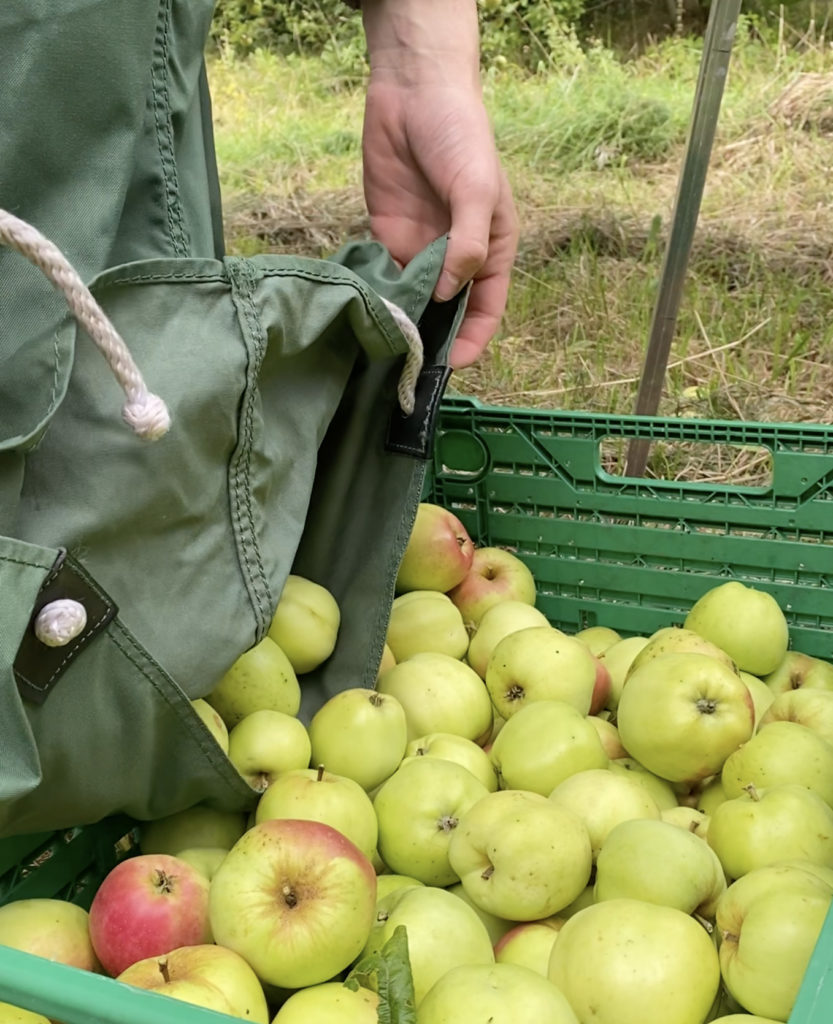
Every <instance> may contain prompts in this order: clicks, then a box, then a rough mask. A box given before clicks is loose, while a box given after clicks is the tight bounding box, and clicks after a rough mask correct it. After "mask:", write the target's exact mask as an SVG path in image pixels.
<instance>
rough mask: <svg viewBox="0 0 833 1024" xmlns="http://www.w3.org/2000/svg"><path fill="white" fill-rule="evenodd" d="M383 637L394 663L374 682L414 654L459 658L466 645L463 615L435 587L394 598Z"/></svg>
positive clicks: (381, 681) (384, 676) (384, 678)
mask: <svg viewBox="0 0 833 1024" xmlns="http://www.w3.org/2000/svg"><path fill="white" fill-rule="evenodd" d="M385 640H386V643H387V645H388V647H390V649H391V650H392V651H393V656H394V658H396V661H397V665H396V666H395V667H394V668H392V669H390V670H389V671H387V672H385V674H384V675H383V676H382V678H381V679H380V680H379V683H378V684H377V685H381V684H382V683H383V682H385V681H387V679H388V678H389V676H390V674H391V673H392V672H395V671H396V669H397V668H398V667H399V664H401V663H402V662H403V661H405V660H406V659H408V658H412V657H413V656H414V655H415V654H421V653H423V652H426V651H430V652H433V653H437V654H445V655H446V656H447V657H450V658H462V657H463V655H464V654H465V653H466V651H467V650H468V646H469V634H468V632H467V630H466V627H465V625H464V624H463V616H462V615H461V614H460V612H459V611H458V610H457V608H456V607H455V606H454V605H453V604H452V603H451V598H449V597H448V595H447V594H441V593H440V592H439V591H437V590H409V591H408V592H407V593H405V594H400V595H399V597H396V598H394V601H393V604H392V605H391V610H390V618H389V619H388V629H387V633H386V634H385Z"/></svg>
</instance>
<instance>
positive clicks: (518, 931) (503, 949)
mask: <svg viewBox="0 0 833 1024" xmlns="http://www.w3.org/2000/svg"><path fill="white" fill-rule="evenodd" d="M565 920H566V918H563V917H546V918H544V920H543V921H524V922H523V923H522V924H516V925H515V927H514V928H512V929H511V930H510V931H508V932H506V933H505V934H504V935H502V936H501V937H500V938H499V939H498V941H497V942H496V943H495V960H496V962H497V963H499V964H518V965H520V966H521V967H528V968H529V969H530V970H531V971H535V972H536V973H537V974H540V975H541V976H542V977H544V978H546V977H547V975H548V972H549V963H550V955H551V953H552V947H553V946H554V945H555V940H556V939H557V938H558V933H559V931H561V927H562V925H563V924H564V922H565Z"/></svg>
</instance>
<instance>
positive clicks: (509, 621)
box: [466, 601, 549, 679]
mask: <svg viewBox="0 0 833 1024" xmlns="http://www.w3.org/2000/svg"><path fill="white" fill-rule="evenodd" d="M529 626H549V621H548V619H547V617H546V615H544V613H543V612H542V611H539V610H538V609H537V608H536V607H535V606H534V605H531V604H526V603H525V602H524V601H500V602H499V603H498V604H496V605H494V606H493V607H492V608H489V609H488V610H487V611H486V612H484V613H483V618H482V619H481V620H480V622H479V623H478V625H477V628H476V629H475V631H474V633H473V634H472V636H471V639H470V640H469V647H468V652H467V653H466V661H467V662H468V663H469V665H471V667H472V668H473V669H474V671H475V672H476V673H477V674H478V675H479V676H480V678H481V679H485V678H486V668H487V666H488V664H489V658H490V657H491V656H492V651H493V650H494V649H495V647H496V646H497V645H498V644H499V643H500V641H501V640H502V639H503V638H504V637H506V636H509V634H510V633H515V632H516V631H517V630H519V629H527V628H528V627H529Z"/></svg>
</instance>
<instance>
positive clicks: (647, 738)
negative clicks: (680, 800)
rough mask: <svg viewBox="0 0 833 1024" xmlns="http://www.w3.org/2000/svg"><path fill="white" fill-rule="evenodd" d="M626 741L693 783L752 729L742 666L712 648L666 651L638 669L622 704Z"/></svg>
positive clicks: (636, 752) (671, 777) (648, 762)
mask: <svg viewBox="0 0 833 1024" xmlns="http://www.w3.org/2000/svg"><path fill="white" fill-rule="evenodd" d="M617 723H618V728H619V735H620V736H621V737H622V743H624V745H625V747H626V748H627V749H628V751H629V752H630V753H631V755H632V756H633V757H635V758H636V759H637V761H639V762H640V763H641V764H643V765H645V767H646V768H648V769H649V771H652V772H654V773H655V774H656V775H659V776H660V778H663V779H667V780H668V781H669V782H681V783H686V784H692V783H695V782H698V781H699V780H701V779H705V778H707V777H708V776H709V775H714V774H715V772H718V771H720V769H721V767H722V766H723V762H724V761H725V760H726V758H727V757H728V756H729V755H730V754H731V753H732V752H733V751H734V750H736V749H737V748H738V747H739V746H740V745H741V744H742V743H745V742H746V741H747V740H748V739H749V737H750V736H751V735H752V730H753V728H754V724H755V710H754V706H753V704H752V697H751V696H750V694H749V690H747V688H746V687H745V686H744V684H743V683H742V682H741V679H740V677H739V676H738V674H737V673H736V672H734V671H732V669H730V668H729V667H728V666H726V665H724V664H723V663H722V662H720V661H718V660H717V659H715V658H712V657H710V656H709V655H707V654H696V653H691V652H683V653H677V654H660V655H657V656H656V657H655V658H651V659H650V660H649V661H647V662H645V663H644V664H643V665H641V666H639V667H638V668H634V669H632V670H631V673H630V675H629V676H628V679H627V682H626V683H625V687H624V689H623V690H622V696H621V698H620V700H619V708H618V710H617Z"/></svg>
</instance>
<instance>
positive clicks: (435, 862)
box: [373, 757, 489, 886]
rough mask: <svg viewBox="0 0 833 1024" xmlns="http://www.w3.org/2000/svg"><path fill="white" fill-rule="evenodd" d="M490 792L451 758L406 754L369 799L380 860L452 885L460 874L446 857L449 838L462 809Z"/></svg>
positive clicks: (422, 877)
mask: <svg viewBox="0 0 833 1024" xmlns="http://www.w3.org/2000/svg"><path fill="white" fill-rule="evenodd" d="M488 792H489V791H488V790H487V789H486V787H485V786H484V785H483V783H482V782H480V781H479V780H478V779H476V778H475V777H474V776H473V775H472V774H471V772H470V771H468V769H466V768H463V767H462V765H459V764H455V762H453V761H445V760H443V759H442V758H439V757H412V758H407V759H406V760H405V761H403V763H402V764H401V765H400V766H399V768H397V769H396V771H395V772H394V773H393V775H391V777H390V778H389V779H388V780H387V781H386V782H383V783H382V785H381V787H380V788H379V790H378V792H377V793H376V797H375V799H374V801H373V805H374V807H375V810H376V818H377V820H378V823H379V853H380V854H381V857H382V860H383V861H384V862H385V864H387V866H388V867H389V868H390V870H391V871H394V872H396V873H398V874H402V875H412V876H413V877H414V878H418V879H419V880H420V881H421V882H424V883H425V884H426V885H433V886H445V885H453V884H454V882H456V881H458V875H457V872H456V871H455V870H454V869H453V868H452V867H451V864H450V863H449V859H448V847H449V843H450V841H451V837H452V836H453V834H454V831H455V830H456V829H457V827H458V825H459V823H460V820H461V819H462V818H463V816H464V815H465V813H466V811H468V809H469V808H470V807H471V806H472V805H473V804H475V803H477V801H478V800H479V799H480V798H481V797H484V796H486V795H487V794H488Z"/></svg>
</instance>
